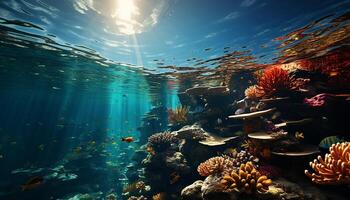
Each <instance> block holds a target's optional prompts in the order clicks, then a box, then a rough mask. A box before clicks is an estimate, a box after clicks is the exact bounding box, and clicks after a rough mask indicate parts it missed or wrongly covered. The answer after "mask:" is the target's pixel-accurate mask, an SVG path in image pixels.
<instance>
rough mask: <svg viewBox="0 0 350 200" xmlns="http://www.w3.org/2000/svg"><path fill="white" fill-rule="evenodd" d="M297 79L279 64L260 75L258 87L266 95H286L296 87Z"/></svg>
mask: <svg viewBox="0 0 350 200" xmlns="http://www.w3.org/2000/svg"><path fill="white" fill-rule="evenodd" d="M294 83H295V79H294V78H293V77H291V76H290V75H289V73H288V71H287V70H283V69H282V68H280V67H278V66H274V67H271V68H267V69H265V71H264V72H263V73H262V74H261V75H260V76H259V77H258V88H259V89H260V90H261V91H262V93H263V94H264V96H265V97H274V96H280V95H286V94H288V92H290V91H291V90H292V89H293V88H294Z"/></svg>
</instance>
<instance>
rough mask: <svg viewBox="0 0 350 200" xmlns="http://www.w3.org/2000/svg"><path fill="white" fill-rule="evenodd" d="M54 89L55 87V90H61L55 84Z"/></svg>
mask: <svg viewBox="0 0 350 200" xmlns="http://www.w3.org/2000/svg"><path fill="white" fill-rule="evenodd" d="M52 89H54V90H60V89H61V88H59V87H55V86H53V87H52Z"/></svg>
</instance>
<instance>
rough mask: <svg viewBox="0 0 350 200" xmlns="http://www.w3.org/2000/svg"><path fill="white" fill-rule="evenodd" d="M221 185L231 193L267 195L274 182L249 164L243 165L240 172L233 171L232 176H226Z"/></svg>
mask: <svg viewBox="0 0 350 200" xmlns="http://www.w3.org/2000/svg"><path fill="white" fill-rule="evenodd" d="M221 184H222V185H223V186H224V188H225V190H227V191H229V192H232V191H236V192H239V193H247V194H252V193H255V192H258V193H266V192H267V190H268V188H269V186H270V185H271V184H272V181H271V179H268V178H267V176H263V175H261V174H260V172H259V171H258V170H257V169H256V168H255V167H254V165H253V163H251V162H247V163H246V164H242V165H241V167H240V168H239V170H238V171H235V170H232V171H231V173H230V174H226V175H224V176H223V178H222V180H221Z"/></svg>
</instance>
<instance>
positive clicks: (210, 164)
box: [197, 156, 234, 176]
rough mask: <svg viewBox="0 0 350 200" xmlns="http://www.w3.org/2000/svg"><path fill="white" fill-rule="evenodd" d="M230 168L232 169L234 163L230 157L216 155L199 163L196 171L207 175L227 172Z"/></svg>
mask: <svg viewBox="0 0 350 200" xmlns="http://www.w3.org/2000/svg"><path fill="white" fill-rule="evenodd" d="M232 169H234V164H233V162H232V161H231V160H230V159H227V158H224V157H222V156H216V157H213V158H210V159H208V160H206V161H205V162H203V163H201V164H200V165H199V166H198V168H197V171H198V173H199V175H201V176H209V175H212V174H220V173H229V171H231V170H232Z"/></svg>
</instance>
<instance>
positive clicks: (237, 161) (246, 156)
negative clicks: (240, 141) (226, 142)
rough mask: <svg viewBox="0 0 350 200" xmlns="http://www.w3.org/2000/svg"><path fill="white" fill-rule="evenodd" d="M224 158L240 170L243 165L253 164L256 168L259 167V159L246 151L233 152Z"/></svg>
mask: <svg viewBox="0 0 350 200" xmlns="http://www.w3.org/2000/svg"><path fill="white" fill-rule="evenodd" d="M223 157H224V158H226V159H230V160H231V161H232V163H233V166H234V167H236V168H239V167H240V166H241V164H243V163H247V162H252V163H253V164H254V166H257V164H258V162H259V158H257V157H255V156H253V155H252V154H251V153H249V152H248V151H245V150H241V151H240V152H237V151H233V152H230V153H227V154H225V155H223Z"/></svg>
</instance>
